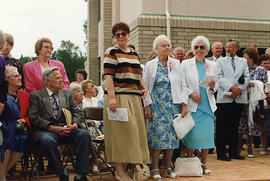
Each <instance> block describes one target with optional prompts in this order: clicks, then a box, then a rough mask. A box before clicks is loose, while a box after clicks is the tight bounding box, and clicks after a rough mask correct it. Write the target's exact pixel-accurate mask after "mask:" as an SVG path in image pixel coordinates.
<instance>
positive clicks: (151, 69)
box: [143, 57, 186, 107]
mask: <svg viewBox="0 0 270 181" xmlns="http://www.w3.org/2000/svg"><path fill="white" fill-rule="evenodd" d="M158 61H159V58H158V57H156V58H154V59H153V60H151V61H149V62H147V63H146V65H145V68H144V72H143V80H144V83H145V86H146V87H147V89H148V94H147V96H146V98H145V100H144V106H145V107H146V106H148V105H150V104H152V103H153V102H152V99H151V96H150V95H151V92H152V90H153V87H154V83H155V77H156V74H157V65H158ZM167 67H168V76H169V79H170V83H171V90H170V91H171V94H172V99H173V103H174V104H181V103H182V102H183V99H182V87H181V79H180V77H181V67H180V62H179V61H178V60H175V59H173V58H171V57H169V59H168V61H167ZM185 103H186V102H185Z"/></svg>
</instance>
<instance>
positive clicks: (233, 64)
mask: <svg viewBox="0 0 270 181" xmlns="http://www.w3.org/2000/svg"><path fill="white" fill-rule="evenodd" d="M232 68H233V71H235V62H234V58H233V57H232Z"/></svg>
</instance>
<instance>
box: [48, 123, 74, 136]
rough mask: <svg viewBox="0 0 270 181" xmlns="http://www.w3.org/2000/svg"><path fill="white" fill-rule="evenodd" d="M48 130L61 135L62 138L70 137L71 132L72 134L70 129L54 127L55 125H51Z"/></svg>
mask: <svg viewBox="0 0 270 181" xmlns="http://www.w3.org/2000/svg"><path fill="white" fill-rule="evenodd" d="M48 130H49V131H50V132H53V133H56V134H59V135H60V136H68V135H69V134H70V132H71V131H70V130H69V128H68V127H62V126H53V125H50V126H49V127H48Z"/></svg>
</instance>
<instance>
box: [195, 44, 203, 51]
mask: <svg viewBox="0 0 270 181" xmlns="http://www.w3.org/2000/svg"><path fill="white" fill-rule="evenodd" d="M199 48H200V49H201V50H204V49H205V46H203V45H201V46H198V45H195V46H194V50H198V49H199Z"/></svg>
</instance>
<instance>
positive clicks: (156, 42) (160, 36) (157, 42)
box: [153, 35, 172, 53]
mask: <svg viewBox="0 0 270 181" xmlns="http://www.w3.org/2000/svg"><path fill="white" fill-rule="evenodd" d="M164 40H165V41H168V42H169V44H170V46H172V44H171V40H170V39H169V38H168V37H167V36H166V35H158V36H157V37H156V38H155V40H154V42H153V50H154V52H155V53H157V50H156V49H157V46H158V44H159V43H160V42H161V41H164Z"/></svg>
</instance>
